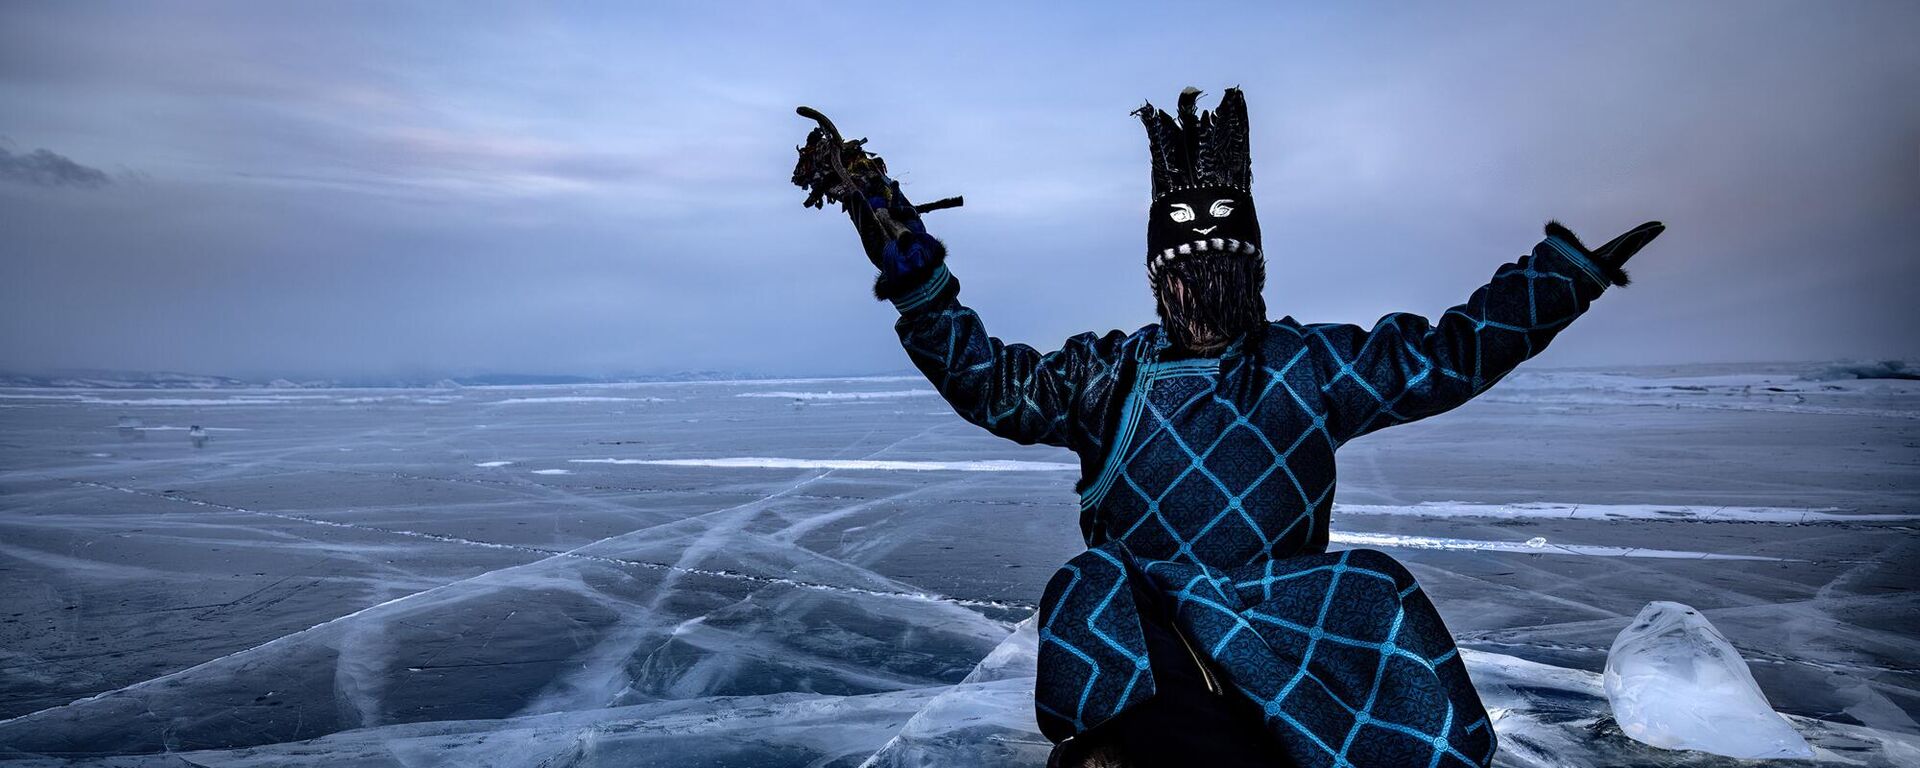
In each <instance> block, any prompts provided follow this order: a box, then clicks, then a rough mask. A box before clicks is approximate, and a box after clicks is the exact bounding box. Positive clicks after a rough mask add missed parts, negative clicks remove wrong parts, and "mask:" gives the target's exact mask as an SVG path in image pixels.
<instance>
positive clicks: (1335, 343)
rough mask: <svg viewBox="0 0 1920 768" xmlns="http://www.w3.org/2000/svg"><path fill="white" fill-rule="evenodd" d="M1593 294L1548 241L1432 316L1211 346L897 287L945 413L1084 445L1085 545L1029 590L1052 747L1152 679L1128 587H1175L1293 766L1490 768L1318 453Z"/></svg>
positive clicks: (1172, 592) (1397, 417) (1045, 727)
mask: <svg viewBox="0 0 1920 768" xmlns="http://www.w3.org/2000/svg"><path fill="white" fill-rule="evenodd" d="M1606 287H1607V281H1606V279H1605V278H1604V277H1603V276H1602V273H1601V271H1600V270H1599V269H1597V268H1596V266H1595V265H1594V264H1593V263H1592V262H1591V261H1590V260H1589V259H1588V258H1587V257H1586V256H1584V255H1583V253H1582V252H1581V251H1580V250H1579V249H1577V248H1575V247H1572V246H1570V245H1568V244H1567V243H1565V242H1562V241H1560V240H1558V239H1556V238H1548V239H1547V240H1544V241H1542V242H1541V243H1540V244H1539V245H1537V246H1535V247H1534V249H1533V252H1532V253H1531V254H1530V255H1528V256H1522V257H1520V258H1519V259H1518V260H1517V261H1515V262H1513V263H1510V264H1506V265H1504V266H1502V267H1500V269H1499V270H1498V271H1497V272H1496V273H1495V274H1494V276H1493V279H1492V281H1491V282H1489V283H1488V284H1487V285H1485V286H1484V287H1482V288H1480V289H1479V290H1477V291H1475V292H1474V294H1473V296H1472V297H1471V298H1469V299H1468V300H1467V302H1466V303H1464V304H1461V305H1459V306H1456V307H1453V308H1451V309H1448V310H1447V311H1446V313H1445V314H1443V315H1442V316H1441V318H1440V321H1439V322H1438V323H1429V321H1428V320H1427V319H1426V318H1424V317H1421V316H1418V315H1413V314H1406V313H1395V314H1390V315H1387V316H1385V317H1383V318H1381V319H1380V321H1379V322H1378V323H1376V324H1374V326H1373V327H1372V328H1371V329H1367V328H1362V327H1360V326H1357V325H1343V324H1321V325H1302V324H1300V323H1298V322H1295V321H1294V320H1293V319H1292V318H1291V317H1287V318H1282V319H1280V320H1278V321H1275V322H1272V323H1270V324H1268V326H1267V327H1266V328H1265V329H1263V331H1261V332H1256V333H1253V334H1249V335H1247V336H1244V337H1242V338H1240V339H1238V340H1236V341H1235V342H1233V343H1232V344H1231V345H1229V346H1228V347H1227V348H1226V349H1225V350H1224V351H1222V352H1221V353H1220V354H1218V355H1217V356H1214V357H1186V358H1184V359H1180V358H1179V357H1178V355H1177V354H1176V353H1175V351H1174V350H1173V349H1172V348H1171V347H1170V345H1169V344H1168V341H1167V339H1166V335H1165V334H1164V333H1163V332H1162V331H1161V329H1160V327H1159V326H1157V325H1149V326H1147V327H1145V328H1142V329H1140V330H1139V331H1136V332H1134V333H1132V334H1125V333H1122V332H1120V331H1112V332H1109V333H1108V334H1106V335H1104V336H1097V335H1094V334H1091V333H1087V334H1081V335H1079V336H1075V337H1073V338H1071V339H1068V340H1067V342H1066V344H1065V346H1063V347H1062V348H1061V349H1060V350H1058V351H1055V352H1051V353H1047V354H1041V353H1040V352H1038V351H1036V350H1034V349H1033V348H1032V347H1029V346H1026V345H1023V344H1003V343H1002V342H1001V341H1000V340H999V339H996V338H994V337H992V336H989V335H988V334H987V331H986V329H985V327H983V326H982V324H981V322H980V318H979V316H978V315H976V314H975V313H974V312H973V310H971V309H968V308H967V307H966V306H964V305H962V304H961V303H960V302H959V300H958V298H957V296H958V292H959V284H958V282H957V281H956V280H955V279H954V278H953V276H952V275H951V274H950V273H949V272H948V271H947V270H946V267H945V266H941V267H939V268H938V269H935V270H933V271H932V274H931V276H930V277H928V278H927V279H926V280H925V282H924V283H922V284H920V285H919V286H918V287H917V288H914V289H912V290H908V291H905V292H904V295H900V296H898V298H896V299H894V303H895V305H896V306H897V307H898V308H899V310H900V312H901V315H900V319H899V322H898V323H897V325H896V329H897V331H898V332H899V335H900V340H901V343H902V344H903V345H905V347H906V349H907V352H908V353H909V355H910V357H911V358H912V359H913V362H914V365H915V366H917V367H918V368H919V369H920V370H921V371H922V372H924V373H925V374H926V375H927V377H928V379H929V380H931V381H932V382H933V384H934V386H935V387H936V388H938V390H939V391H940V393H941V394H942V395H943V396H944V397H945V398H946V399H947V401H948V402H949V403H951V404H952V405H953V407H954V409H955V410H956V411H958V412H959V414H960V415H961V416H962V417H964V418H966V419H967V420H968V421H970V422H972V423H974V424H977V425H979V426H981V427H984V428H986V429H987V430H989V431H991V432H993V433H994V434H996V435H1000V436H1002V437H1006V438H1008V439H1011V440H1014V441H1017V442H1020V443H1023V444H1032V443H1046V444H1049V445H1058V446H1064V447H1066V448H1070V449H1072V450H1073V451H1075V452H1076V453H1078V454H1079V457H1080V464H1081V478H1080V482H1079V484H1078V486H1077V490H1078V491H1079V493H1080V506H1081V513H1080V528H1081V531H1082V533H1083V535H1084V536H1085V538H1086V542H1087V546H1088V549H1087V551H1086V552H1083V553H1081V554H1080V555H1079V556H1077V557H1075V558H1073V559H1072V560H1070V561H1068V562H1067V564H1066V565H1065V566H1064V567H1062V568H1061V569H1060V570H1059V572H1058V573H1056V574H1055V575H1054V577H1053V579H1052V581H1051V582H1050V583H1049V584H1048V585H1047V589H1046V592H1045V594H1044V595H1043V597H1042V600H1041V607H1040V622H1041V629H1040V642H1041V645H1040V655H1039V678H1038V682H1037V685H1036V690H1035V699H1036V701H1035V704H1036V708H1037V711H1038V716H1039V721H1040V726H1041V730H1042V731H1043V732H1045V733H1046V734H1047V736H1048V737H1049V738H1052V739H1053V740H1055V741H1061V740H1064V739H1067V738H1069V737H1072V736H1075V735H1077V734H1080V733H1083V732H1085V731H1087V730H1088V729H1090V728H1093V727H1095V726H1097V725H1099V724H1101V723H1103V722H1105V721H1107V720H1109V719H1111V718H1113V717H1114V716H1115V715H1118V714H1120V713H1122V712H1125V711H1126V710H1128V709H1129V708H1130V707H1132V706H1134V705H1136V704H1138V703H1140V702H1142V701H1144V700H1146V699H1147V698H1148V697H1149V696H1152V695H1153V692H1154V675H1153V670H1152V667H1151V665H1150V664H1149V663H1148V656H1147V652H1146V645H1145V643H1144V640H1143V634H1142V629H1141V624H1140V622H1141V618H1140V614H1139V613H1138V610H1137V608H1136V606H1135V603H1134V596H1133V593H1132V590H1130V589H1129V588H1128V584H1129V582H1130V581H1131V583H1133V584H1136V585H1139V586H1143V587H1146V588H1149V589H1153V590H1156V591H1157V592H1158V593H1160V594H1165V595H1169V596H1171V598H1172V599H1171V601H1170V603H1171V604H1172V605H1173V606H1175V608H1174V610H1173V614H1174V616H1173V621H1174V623H1175V624H1176V625H1177V627H1178V629H1179V631H1180V632H1181V633H1182V634H1184V635H1185V637H1186V638H1188V639H1190V640H1191V641H1192V644H1193V645H1194V646H1196V647H1197V649H1198V650H1199V651H1200V652H1202V653H1204V654H1205V655H1206V656H1208V657H1209V658H1210V659H1211V660H1212V661H1213V662H1214V667H1215V668H1216V669H1219V670H1221V671H1222V672H1223V673H1224V676H1225V678H1226V679H1227V682H1228V683H1230V687H1231V688H1232V689H1233V690H1234V691H1236V692H1237V693H1238V695H1242V696H1245V697H1247V698H1248V699H1249V700H1251V701H1252V702H1253V703H1254V704H1255V705H1256V706H1257V707H1258V708H1259V709H1260V710H1261V711H1262V712H1264V714H1265V723H1266V726H1267V728H1268V730H1269V731H1270V732H1272V733H1273V735H1274V736H1275V738H1276V739H1277V740H1278V741H1279V743H1280V744H1281V745H1282V746H1283V747H1284V748H1285V749H1286V750H1287V752H1288V753H1289V756H1290V757H1291V758H1292V759H1293V761H1294V762H1295V763H1296V764H1298V765H1301V766H1339V765H1354V766H1421V765H1424V766H1485V765H1487V764H1488V763H1490V762H1491V760H1492V758H1493V752H1494V744H1495V740H1494V735H1493V728H1492V725H1491V723H1490V722H1489V720H1488V718H1487V714H1486V711H1485V709H1484V708H1483V707H1482V705H1481V703H1480V700H1479V697H1478V696H1477V695H1476V694H1475V692H1474V689H1473V684H1472V682H1471V681H1470V680H1469V679H1468V677H1467V673H1466V668H1465V666H1464V665H1462V663H1461V661H1460V656H1459V653H1458V651H1457V650H1456V649H1455V647H1454V644H1453V639H1452V637H1451V635H1450V634H1449V633H1448V632H1447V629H1446V626H1445V625H1444V624H1443V623H1442V622H1441V619H1440V616H1439V614H1438V613H1437V612H1435V610H1434V608H1433V605H1432V604H1431V603H1430V602H1428V600H1427V599H1426V597H1425V595H1423V594H1422V593H1421V591H1420V587H1419V585H1418V584H1417V583H1416V582H1415V581H1414V579H1413V577H1412V576H1411V575H1410V574H1408V573H1407V571H1406V569H1405V568H1402V567H1401V566H1400V564H1399V563H1397V562H1395V561H1394V560H1393V558H1391V557H1388V556H1387V555H1385V554H1382V553H1379V552H1375V551H1372V550H1364V549H1361V550H1349V551H1336V552H1328V551H1327V526H1328V512H1329V510H1330V509H1331V507H1332V505H1333V495H1334V494H1333V491H1334V451H1335V450H1337V449H1338V448H1339V447H1340V446H1341V445H1342V444H1344V443H1346V442H1347V441H1349V440H1352V439H1354V438H1356V437H1359V436H1361V435H1364V434H1367V433H1369V432H1372V431H1374V430H1377V429H1380V428H1383V427H1388V426H1392V425H1394V424H1402V423H1406V422H1409V421H1413V420H1415V419H1420V418H1424V417H1426V416H1431V415H1433V414H1436V413H1440V412H1442V411H1445V410H1448V409H1450V408H1453V407H1455V406H1458V405H1460V404H1461V403H1464V402H1466V401H1467V400H1468V399H1470V398H1472V397H1473V396H1474V395H1477V394H1479V393H1480V392H1482V391H1484V390H1486V388H1487V387H1489V386H1491V385H1492V384H1493V383H1494V382H1495V381H1498V380H1499V379H1500V377H1502V376H1504V375H1505V374H1506V373H1507V372H1508V371H1510V370H1512V369H1513V368H1514V367H1515V366H1516V365H1519V364H1520V362H1521V361H1523V360H1526V359H1527V358H1529V357H1532V356H1533V355H1535V354H1537V353H1539V352H1540V351H1541V350H1542V349H1544V348H1545V347H1546V345H1547V343H1548V342H1549V341H1550V340H1552V339H1553V337H1554V335H1555V334H1557V333H1559V331H1560V330H1561V329H1562V328H1564V327H1565V326H1566V325H1567V324H1568V323H1569V322H1571V321H1572V320H1573V319H1574V318H1575V317H1578V316H1579V315H1580V314H1581V313H1582V312H1584V311H1585V310H1586V309H1587V306H1588V304H1589V303H1590V302H1591V301H1593V300H1594V299H1595V298H1596V297H1598V296H1599V295H1600V293H1601V292H1602V291H1603V290H1605V288H1606Z"/></svg>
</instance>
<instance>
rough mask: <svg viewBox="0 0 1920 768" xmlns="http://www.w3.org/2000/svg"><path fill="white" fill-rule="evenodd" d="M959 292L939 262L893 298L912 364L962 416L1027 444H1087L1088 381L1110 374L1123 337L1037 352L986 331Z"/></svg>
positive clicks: (1085, 337) (1075, 341)
mask: <svg viewBox="0 0 1920 768" xmlns="http://www.w3.org/2000/svg"><path fill="white" fill-rule="evenodd" d="M959 292H960V283H959V280H958V279H956V278H954V277H953V275H952V274H950V273H949V272H947V268H946V266H945V265H941V266H940V267H939V268H937V269H935V270H934V271H933V273H932V275H931V276H929V277H928V278H927V279H926V281H925V282H924V283H922V284H921V285H920V286H919V287H917V288H914V289H912V290H909V291H905V292H903V295H900V296H898V297H897V298H894V299H893V303H894V306H895V307H897V308H898V309H899V310H900V319H899V321H898V322H896V323H895V324H894V330H895V331H896V332H898V333H899V335H900V344H901V345H902V346H904V347H905V348H906V350H907V356H908V357H909V358H911V359H912V360H913V364H914V367H916V368H918V369H920V372H921V373H923V374H925V375H926V377H927V380H928V381H930V382H932V383H933V386H934V388H935V389H937V390H939V392H940V395H941V396H942V397H945V398H946V400H947V403H948V404H950V405H952V406H953V409H954V411H956V412H958V413H959V414H960V416H961V418H964V419H966V420H967V421H969V422H971V423H973V424H975V425H978V426H980V427H983V428H985V429H986V430H987V431H989V432H992V433H993V434H995V435H999V436H1000V437H1004V438H1007V439H1009V440H1013V441H1014V442H1017V443H1021V444H1024V445H1031V444H1034V443H1045V444H1047V445H1057V446H1061V447H1064V448H1071V449H1074V450H1075V451H1080V450H1081V449H1082V448H1083V447H1086V446H1088V445H1089V444H1090V442H1091V440H1090V439H1089V437H1088V435H1087V434H1086V433H1087V432H1088V431H1089V430H1088V429H1087V428H1086V426H1085V423H1086V419H1083V418H1079V416H1081V415H1082V410H1083V407H1084V406H1083V399H1084V398H1083V395H1084V394H1085V385H1086V384H1087V382H1088V381H1089V380H1090V379H1091V378H1093V377H1095V376H1099V375H1105V374H1110V372H1111V371H1112V368H1113V361H1114V360H1115V359H1116V358H1117V356H1118V352H1117V350H1118V347H1119V345H1120V341H1121V340H1122V339H1123V338H1124V337H1123V335H1122V334H1120V332H1118V331H1114V332H1112V333H1109V334H1108V335H1107V336H1105V337H1100V336H1096V335H1095V334H1092V333H1083V334H1080V335H1077V336H1074V337H1073V338H1070V339H1068V340H1067V342H1066V344H1064V345H1063V346H1062V347H1061V348H1060V349H1059V350H1057V351H1054V352H1048V353H1045V354H1042V353H1040V352H1039V351H1038V350H1036V349H1034V348H1033V347H1030V346H1027V345H1025V344H1007V343H1004V342H1002V341H1000V340H999V339H997V338H994V337H993V336H991V335H988V333H987V329H986V326H985V325H984V324H982V323H981V321H980V316H979V315H978V314H976V313H975V312H974V311H973V310H972V309H969V308H967V307H966V306H965V305H963V304H961V303H960V300H959Z"/></svg>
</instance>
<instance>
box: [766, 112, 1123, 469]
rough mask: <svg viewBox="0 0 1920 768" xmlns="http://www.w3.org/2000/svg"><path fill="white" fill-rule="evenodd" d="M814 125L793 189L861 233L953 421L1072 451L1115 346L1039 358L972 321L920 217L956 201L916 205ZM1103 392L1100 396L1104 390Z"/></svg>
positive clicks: (1073, 346) (874, 160)
mask: <svg viewBox="0 0 1920 768" xmlns="http://www.w3.org/2000/svg"><path fill="white" fill-rule="evenodd" d="M801 114H802V115H806V116H808V117H809V118H811V119H814V120H815V121H816V122H818V123H819V124H820V127H819V128H816V129H815V130H814V132H813V133H810V134H809V135H808V137H807V144H806V145H805V146H802V147H800V161H799V164H798V165H796V166H795V168H794V174H793V182H794V184H796V185H798V186H801V187H805V188H807V189H808V192H809V195H808V198H807V201H806V204H807V205H812V206H820V207H824V206H823V204H824V203H826V202H836V203H840V205H841V209H842V210H843V211H845V212H846V213H847V215H848V216H849V217H851V218H852V219H853V224H854V227H855V229H856V230H858V231H859V233H860V240H861V245H862V246H863V247H864V248H865V250H866V252H867V258H868V259H869V260H870V261H872V262H873V265H874V266H875V267H876V268H878V269H879V277H878V279H877V280H875V282H874V288H873V292H874V295H875V296H876V297H878V298H880V299H885V300H888V301H892V302H893V304H894V306H895V307H897V308H898V309H899V310H900V320H899V322H898V323H896V324H895V329H896V330H897V331H898V332H899V334H900V343H901V344H902V345H903V346H904V347H906V350H907V353H908V356H909V357H910V358H911V359H912V360H913V364H914V365H915V366H916V367H917V368H919V369H920V371H921V372H922V373H924V374H926V376H927V379H928V380H929V381H931V382H932V383H933V385H934V387H935V388H936V389H938V390H939V392H940V394H941V395H942V396H943V397H945V398H946V399H947V402H948V403H950V404H952V405H953V408H954V410H955V411H957V412H959V414H960V416H961V417H963V418H965V419H966V420H967V421H970V422H972V423H974V424H977V425H979V426H981V427H984V428H986V429H987V430H988V431H990V432H992V433H993V434H996V435H999V436H1001V437H1005V438H1008V439H1011V440H1014V441H1016V442H1020V443H1026V444H1032V443H1047V444H1050V445H1058V446H1063V447H1067V448H1073V449H1075V450H1079V449H1080V448H1081V447H1083V446H1085V445H1087V444H1088V440H1087V436H1088V434H1089V433H1090V432H1092V431H1097V430H1092V429H1089V428H1087V427H1086V426H1084V425H1083V424H1082V422H1083V421H1084V419H1079V418H1075V417H1076V415H1079V414H1085V413H1089V412H1092V411H1089V410H1087V409H1085V408H1083V407H1081V406H1082V400H1083V398H1084V394H1085V392H1086V387H1087V385H1088V384H1089V383H1090V382H1093V381H1098V380H1100V378H1101V377H1112V376H1113V368H1114V366H1113V362H1112V361H1113V360H1115V359H1116V358H1117V352H1116V350H1117V349H1118V347H1119V344H1120V341H1121V339H1123V338H1124V336H1123V335H1122V334H1120V332H1118V331H1115V332H1113V333H1111V334H1109V335H1108V336H1107V337H1106V338H1104V339H1102V338H1096V337H1095V336H1094V335H1093V334H1081V335H1079V336H1075V337H1074V338H1072V339H1069V340H1068V341H1067V343H1066V345H1065V346H1064V347H1062V348H1061V349H1060V350H1059V351H1056V352H1051V353H1047V354H1041V353H1039V352H1038V351H1036V350H1035V349H1034V348H1032V347H1029V346H1027V345H1025V344H1005V343H1002V342H1001V341H1000V340H999V339H997V338H994V337H993V336H991V335H989V334H988V333H987V331H986V327H985V326H984V325H983V324H982V323H981V322H980V317H979V315H977V314H975V313H974V311H973V310H971V309H968V308H967V307H965V306H964V305H962V304H960V302H959V299H958V295H959V292H960V283H959V281H958V280H956V279H954V277H953V275H952V274H951V273H949V272H948V271H947V267H946V247H945V246H944V245H943V244H941V243H940V241H939V240H937V239H934V238H933V237H932V236H930V235H928V234H927V230H926V226H925V225H924V224H923V223H922V222H921V220H920V214H921V213H923V212H926V211H929V210H935V209H937V208H943V207H951V206H953V205H958V204H959V201H958V199H957V198H954V199H950V200H942V201H937V202H935V203H931V204H928V205H924V206H917V207H916V206H914V205H913V204H912V203H910V202H908V201H907V199H906V196H905V195H904V194H902V193H901V191H900V185H899V184H898V183H897V182H894V181H893V180H891V179H889V178H888V177H887V175H886V163H885V161H883V160H881V159H880V158H879V157H878V156H875V155H873V154H871V153H868V152H866V151H865V149H864V148H863V144H864V143H865V140H864V139H863V140H860V141H845V140H844V139H842V138H841V137H840V135H839V132H838V130H836V129H835V128H834V127H833V124H832V122H831V121H829V120H827V119H826V117H825V116H824V115H820V114H819V113H818V112H814V111H812V110H809V109H806V108H802V109H801ZM1103 391H1104V390H1103Z"/></svg>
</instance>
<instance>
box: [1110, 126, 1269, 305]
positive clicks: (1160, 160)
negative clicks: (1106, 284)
mask: <svg viewBox="0 0 1920 768" xmlns="http://www.w3.org/2000/svg"><path fill="white" fill-rule="evenodd" d="M1199 99H1200V91H1199V90H1198V89H1195V88H1188V89H1186V90H1184V91H1181V92H1180V106H1179V111H1180V116H1179V118H1178V120H1177V121H1176V119H1175V118H1174V116H1173V115H1169V114H1167V113H1166V111H1164V110H1158V109H1154V107H1153V105H1152V104H1150V103H1149V104H1147V105H1145V106H1143V107H1141V108H1139V109H1137V110H1134V112H1133V114H1134V115H1136V116H1138V117H1139V118H1140V122H1141V123H1143V124H1144V125H1146V127H1147V144H1148V150H1149V152H1150V153H1151V156H1152V159H1153V207H1152V212H1151V214H1150V218H1149V219H1148V223H1147V252H1148V261H1147V265H1148V270H1149V271H1150V272H1152V273H1156V274H1157V273H1158V272H1159V270H1160V268H1161V267H1162V266H1164V265H1165V264H1167V263H1169V262H1173V261H1178V260H1180V258H1181V257H1183V256H1188V255H1191V254H1194V253H1209V252H1223V253H1242V254H1250V255H1251V254H1257V253H1258V252H1259V249H1260V222H1259V219H1258V218H1256V217H1255V215H1254V209H1253V160H1252V156H1251V154H1250V153H1249V152H1248V150H1247V145H1248V139H1247V100H1246V97H1245V96H1244V95H1242V94H1241V93H1240V89H1239V88H1228V89H1227V91H1226V93H1225V94H1223V95H1222V96H1221V97H1220V106H1219V107H1216V108H1215V109H1214V110H1213V111H1211V112H1197V111H1196V109H1195V102H1197V101H1198V100H1199Z"/></svg>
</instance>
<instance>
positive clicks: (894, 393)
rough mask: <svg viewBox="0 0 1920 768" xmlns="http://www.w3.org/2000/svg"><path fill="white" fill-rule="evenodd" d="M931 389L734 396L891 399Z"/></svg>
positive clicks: (928, 392)
mask: <svg viewBox="0 0 1920 768" xmlns="http://www.w3.org/2000/svg"><path fill="white" fill-rule="evenodd" d="M939 394H940V393H939V392H935V391H933V390H931V389H892V390H885V391H879V392H835V391H832V390H827V391H825V392H788V391H775V392H741V393H740V394H737V395H734V397H770V398H777V399H781V400H892V399H894V398H900V397H934V396H938V395H939Z"/></svg>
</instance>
